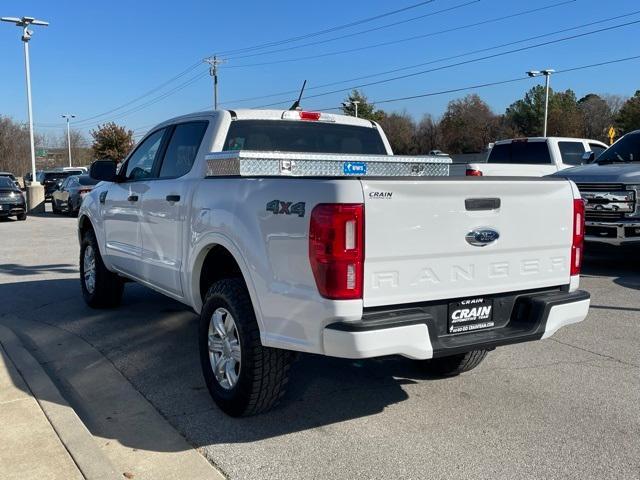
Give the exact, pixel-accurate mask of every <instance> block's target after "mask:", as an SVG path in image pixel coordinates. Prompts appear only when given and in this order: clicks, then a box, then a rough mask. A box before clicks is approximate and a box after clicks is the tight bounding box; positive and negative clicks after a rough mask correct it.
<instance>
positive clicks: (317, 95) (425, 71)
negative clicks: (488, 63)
mask: <svg viewBox="0 0 640 480" xmlns="http://www.w3.org/2000/svg"><path fill="white" fill-rule="evenodd" d="M638 23H640V20H635V21H632V22H626V23H622V24H619V25H613V26H611V27H605V28H600V29H597V30H592V31H589V32H584V33H579V34H575V35H570V36H567V37H562V38H559V39H555V40H549V41H547V42H541V43H536V44H533V45H528V46H526V47H520V48H514V49H511V50H507V51H505V52H500V53H494V54H491V55H485V56H483V57H478V58H474V59H470V60H464V61H462V62H456V63H451V64H448V65H442V66H440V67H436V68H430V69H427V70H421V71H418V72H413V73H408V74H405V75H399V76H396V77H391V78H387V79H384V80H377V81H375V82H369V83H362V84H359V85H352V86H350V87H347V88H341V89H337V90H331V91H328V92H322V93H317V94H315V95H307V96H306V97H305V98H306V99H307V100H308V99H310V98H317V97H323V96H326V95H331V94H334V93H341V92H346V91H349V90H353V89H357V88H363V87H368V86H371V85H379V84H382V83H388V82H394V81H397V80H403V79H405V78H410V77H415V76H418V75H424V74H426V73H432V72H436V71H440V70H445V69H448V68H453V67H458V66H461V65H467V64H470V63H475V62H479V61H482V60H488V59H491V58H497V57H501V56H503V55H509V54H512V53H517V52H522V51H525V50H531V49H533V48H539V47H542V46H547V45H552V44H555V43H561V42H565V41H568V40H574V39H576V38H581V37H585V36H588V35H593V34H596V33H602V32H606V31H609V30H614V29H617V28H623V27H627V26H630V25H635V24H638ZM288 101H289V100H286V101H285V100H283V101H281V102H274V103H270V104H266V105H261V106H259V107H255V108H264V107H270V106H274V105H280V104H283V103H287V102H288Z"/></svg>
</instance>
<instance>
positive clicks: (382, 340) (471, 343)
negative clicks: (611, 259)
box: [323, 290, 590, 360]
mask: <svg viewBox="0 0 640 480" xmlns="http://www.w3.org/2000/svg"><path fill="white" fill-rule="evenodd" d="M494 302H500V303H499V305H500V307H499V308H496V310H495V312H496V313H495V314H496V316H497V317H498V318H494V319H495V320H496V325H499V326H497V327H494V328H491V329H487V330H481V331H475V332H469V333H462V334H447V333H446V323H447V317H446V315H447V313H446V309H447V303H440V304H434V303H431V304H425V305H418V306H411V307H404V308H395V309H387V310H381V309H376V310H374V311H370V312H365V315H364V316H363V318H362V319H361V320H359V321H357V322H338V323H333V324H330V325H328V326H327V327H326V328H325V329H324V338H323V340H324V353H325V355H329V356H333V357H342V358H369V357H379V356H384V355H402V356H405V357H409V358H413V359H421V360H423V359H428V358H435V357H445V356H448V355H454V354H457V353H463V352H468V351H471V350H484V349H492V348H495V347H499V346H502V345H510V344H514V343H520V342H528V341H533V340H540V339H543V338H548V337H550V336H551V335H553V334H554V333H555V332H556V331H558V329H560V328H561V327H563V326H565V325H570V324H572V323H577V322H580V321H582V320H584V318H585V317H586V316H587V313H588V311H589V302H590V299H589V293H587V292H585V291H582V290H578V291H575V292H564V291H559V290H556V291H546V292H535V293H525V294H512V295H509V296H506V297H504V298H501V297H498V296H497V297H494Z"/></svg>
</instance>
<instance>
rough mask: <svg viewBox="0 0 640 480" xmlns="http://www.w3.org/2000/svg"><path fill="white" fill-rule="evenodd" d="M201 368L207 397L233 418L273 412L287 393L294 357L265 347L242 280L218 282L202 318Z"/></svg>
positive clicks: (200, 332) (212, 288)
mask: <svg viewBox="0 0 640 480" xmlns="http://www.w3.org/2000/svg"><path fill="white" fill-rule="evenodd" d="M199 344H200V363H201V365H202V373H203V375H204V379H205V382H206V384H207V388H208V389H209V393H210V394H211V396H212V397H213V400H214V401H215V402H216V404H217V405H218V406H219V407H220V409H222V410H223V411H224V412H225V413H227V414H228V415H231V416H233V417H240V416H247V415H255V414H257V413H261V412H265V411H267V410H269V409H270V408H272V407H274V406H275V405H276V404H277V403H278V401H279V400H280V398H281V397H282V396H283V395H284V393H285V385H286V384H287V381H288V374H289V368H290V365H291V362H292V360H293V354H292V353H291V352H289V351H286V350H280V349H276V348H268V347H263V346H262V343H261V342H260V331H259V329H258V324H257V323H256V318H255V314H254V311H253V307H252V305H251V299H250V298H249V292H248V291H247V288H246V286H245V284H244V282H243V281H242V280H241V279H237V278H231V279H225V280H220V281H217V282H215V283H214V284H213V285H212V286H211V288H210V289H209V291H208V292H207V295H206V297H205V303H204V306H203V308H202V313H201V314H200V328H199Z"/></svg>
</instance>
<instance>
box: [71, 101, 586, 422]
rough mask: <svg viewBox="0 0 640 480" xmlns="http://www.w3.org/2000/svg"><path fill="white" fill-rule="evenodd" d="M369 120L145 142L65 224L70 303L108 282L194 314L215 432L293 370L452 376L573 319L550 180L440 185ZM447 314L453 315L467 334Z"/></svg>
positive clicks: (575, 297)
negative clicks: (75, 236) (218, 415)
mask: <svg viewBox="0 0 640 480" xmlns="http://www.w3.org/2000/svg"><path fill="white" fill-rule="evenodd" d="M449 167H450V159H449V158H447V157H442V156H433V157H402V156H393V155H392V152H391V149H390V147H389V143H388V141H387V139H386V137H385V135H384V133H383V132H382V130H381V129H380V127H379V126H378V125H377V124H376V123H375V122H371V121H368V120H363V119H357V118H353V117H346V116H340V115H329V114H324V113H323V114H320V113H314V112H301V111H284V112H283V111H276V110H256V111H252V110H238V111H217V112H205V113H198V114H192V115H188V116H184V117H179V118H175V119H172V120H169V121H167V122H164V123H162V124H160V125H158V126H157V127H155V128H154V129H153V130H151V132H150V133H149V134H147V135H146V137H145V138H143V139H142V141H141V142H140V143H139V144H138V146H137V147H136V149H135V150H134V151H133V152H132V153H131V154H130V155H129V157H128V158H127V159H126V160H125V162H124V163H123V165H122V167H121V168H120V170H119V173H117V174H116V171H115V166H114V164H113V163H111V162H108V161H107V162H104V161H101V162H96V163H94V164H93V165H92V167H91V175H92V176H93V177H94V178H97V179H101V180H103V182H102V183H100V184H99V185H98V186H97V187H96V188H94V189H93V191H92V192H91V193H90V194H88V195H87V196H86V197H85V199H84V201H83V203H82V207H81V210H80V214H79V238H80V244H81V252H80V270H81V280H82V282H81V283H82V291H83V294H84V298H85V300H86V301H87V303H88V304H89V305H91V306H93V307H108V306H115V305H117V304H118V303H119V302H120V298H121V296H122V292H123V284H124V279H129V280H134V281H137V282H140V283H142V284H144V285H147V286H149V287H151V288H153V289H155V290H157V291H159V292H162V293H164V294H165V295H167V296H169V297H172V298H174V299H176V300H178V301H181V302H183V303H185V304H186V305H189V306H190V307H192V308H193V309H194V310H195V311H196V312H197V313H198V314H199V315H200V330H199V347H200V358H201V363H202V369H203V373H204V377H205V380H206V383H207V386H208V388H209V391H210V392H211V395H212V396H213V398H214V400H215V401H216V402H217V404H218V405H219V406H220V407H221V408H222V409H223V410H224V411H225V412H227V413H229V414H230V415H248V414H254V413H258V412H261V411H264V410H266V409H268V408H270V407H271V406H273V405H274V404H275V403H276V402H277V400H278V399H279V398H280V396H281V395H282V393H283V391H284V390H283V389H284V385H285V384H286V382H287V375H288V370H289V365H290V363H291V361H292V359H293V358H294V355H293V354H292V353H291V352H293V351H297V352H311V353H316V354H321V355H331V356H337V357H344V358H366V357H376V356H382V355H404V356H406V357H409V358H412V359H415V360H417V361H420V362H421V364H422V365H423V366H424V368H426V369H429V370H430V371H432V372H436V373H438V374H442V375H454V374H458V373H460V372H463V371H466V370H469V369H471V368H473V367H475V366H476V365H478V364H479V363H480V361H481V360H482V359H483V358H484V357H485V355H486V353H487V351H489V350H492V349H494V348H495V347H498V346H501V345H507V344H511V343H517V342H524V341H530V340H538V339H541V338H544V337H546V336H549V335H551V334H553V332H555V331H556V330H557V329H558V328H560V327H561V326H563V325H567V324H570V323H574V322H579V321H581V320H582V319H584V317H585V316H586V315H587V311H588V308H589V295H588V294H587V293H586V292H583V291H580V290H578V281H579V270H580V262H581V258H582V234H583V231H582V228H583V203H582V201H581V200H580V197H579V194H578V190H577V189H576V187H575V185H574V184H573V183H572V182H570V181H567V180H564V179H560V178H550V179H543V180H540V179H526V178H520V179H516V180H502V179H491V178H471V177H453V176H448V172H449ZM461 311H464V312H465V313H464V319H463V318H462V313H460V312H461Z"/></svg>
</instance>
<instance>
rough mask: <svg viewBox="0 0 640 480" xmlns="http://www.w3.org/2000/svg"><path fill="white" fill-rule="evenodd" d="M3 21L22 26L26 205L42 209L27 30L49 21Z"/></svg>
mask: <svg viewBox="0 0 640 480" xmlns="http://www.w3.org/2000/svg"><path fill="white" fill-rule="evenodd" d="M0 20H2V21H3V22H9V23H13V24H15V25H16V26H17V27H20V28H22V38H21V40H22V43H23V44H24V70H25V76H26V79H27V114H28V117H29V141H30V144H31V184H30V185H29V188H28V189H27V207H28V209H29V211H37V210H42V211H44V188H43V187H42V185H40V183H38V180H37V178H36V147H35V142H34V139H33V109H32V107H31V69H30V67H29V40H31V35H33V32H32V31H31V30H29V26H30V25H39V26H42V27H47V26H49V22H45V21H43V20H36V19H35V18H33V17H22V18H16V17H2V18H0Z"/></svg>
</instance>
